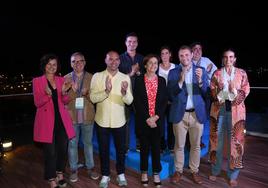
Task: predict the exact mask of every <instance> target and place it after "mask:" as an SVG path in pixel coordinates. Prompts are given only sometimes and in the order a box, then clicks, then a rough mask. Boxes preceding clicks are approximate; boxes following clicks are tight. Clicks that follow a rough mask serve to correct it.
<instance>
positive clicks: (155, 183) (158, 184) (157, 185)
mask: <svg viewBox="0 0 268 188" xmlns="http://www.w3.org/2000/svg"><path fill="white" fill-rule="evenodd" d="M161 185H162V183H161V181H159V182H154V186H156V187H161Z"/></svg>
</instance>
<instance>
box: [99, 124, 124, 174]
mask: <svg viewBox="0 0 268 188" xmlns="http://www.w3.org/2000/svg"><path fill="white" fill-rule="evenodd" d="M96 125H97V126H96V128H97V135H98V142H99V154H100V163H101V165H100V166H101V174H102V175H103V176H109V175H110V134H112V135H113V139H114V145H115V150H116V171H117V174H122V173H125V153H126V126H125V125H124V126H122V127H120V128H103V127H101V126H99V125H98V124H96Z"/></svg>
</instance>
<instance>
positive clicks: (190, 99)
mask: <svg viewBox="0 0 268 188" xmlns="http://www.w3.org/2000/svg"><path fill="white" fill-rule="evenodd" d="M185 84H186V88H187V93H188V98H187V103H186V110H189V109H193V108H194V103H193V66H191V68H190V69H189V70H188V71H187V72H186V75H185Z"/></svg>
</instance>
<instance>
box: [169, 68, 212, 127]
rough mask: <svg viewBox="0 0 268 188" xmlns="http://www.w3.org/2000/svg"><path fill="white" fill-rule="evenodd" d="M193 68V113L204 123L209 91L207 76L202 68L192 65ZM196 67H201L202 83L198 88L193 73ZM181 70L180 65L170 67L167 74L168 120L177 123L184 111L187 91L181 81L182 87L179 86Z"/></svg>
mask: <svg viewBox="0 0 268 188" xmlns="http://www.w3.org/2000/svg"><path fill="white" fill-rule="evenodd" d="M192 66H193V68H192V70H193V104H194V108H195V113H196V116H197V119H198V121H199V123H202V124H203V123H205V121H206V119H207V107H206V104H207V102H206V100H207V96H208V92H209V84H208V76H207V73H206V71H205V69H204V68H202V67H199V66H195V65H194V64H193V65H192ZM196 68H201V69H202V71H203V74H202V82H203V85H202V87H201V88H200V87H199V85H198V81H197V77H196V74H195V70H196ZM181 72H182V66H178V67H177V68H175V69H172V70H171V71H170V72H169V75H168V85H167V88H168V97H169V101H170V102H171V106H170V113H169V121H170V122H172V123H179V122H180V121H181V120H182V118H183V116H184V113H185V108H186V103H187V97H188V92H187V89H186V84H185V82H183V85H182V88H180V87H179V84H178V82H179V80H180V75H181Z"/></svg>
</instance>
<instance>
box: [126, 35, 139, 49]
mask: <svg viewBox="0 0 268 188" xmlns="http://www.w3.org/2000/svg"><path fill="white" fill-rule="evenodd" d="M125 44H126V47H127V51H136V49H137V47H138V38H137V37H134V36H129V37H127V39H126V42H125Z"/></svg>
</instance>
